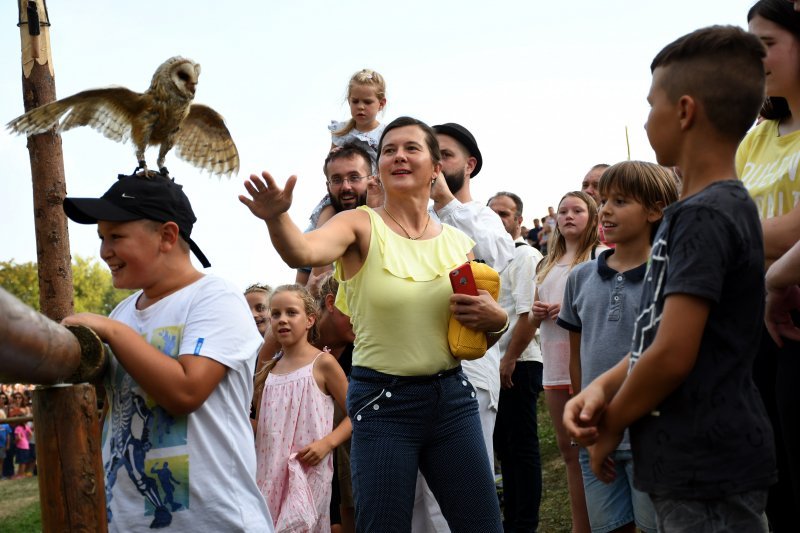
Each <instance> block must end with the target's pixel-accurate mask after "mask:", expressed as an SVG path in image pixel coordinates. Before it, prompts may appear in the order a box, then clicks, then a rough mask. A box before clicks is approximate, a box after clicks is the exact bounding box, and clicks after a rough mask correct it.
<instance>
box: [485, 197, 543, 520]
mask: <svg viewBox="0 0 800 533" xmlns="http://www.w3.org/2000/svg"><path fill="white" fill-rule="evenodd" d="M488 205H489V207H490V208H491V209H492V211H494V212H495V213H497V215H498V216H499V217H500V220H502V222H503V226H504V227H505V229H506V231H507V232H508V234H509V235H511V237H512V238H513V239H514V243H515V245H516V249H515V250H514V259H512V261H511V264H509V265H508V267H507V268H506V269H505V270H504V271H503V272H502V273H501V274H500V298H499V303H500V305H501V306H502V307H503V309H505V310H506V312H507V313H508V316H509V319H510V324H509V328H508V331H507V332H506V333H505V334H503V336H502V337H500V340H499V341H497V344H495V345H494V346H492V347H491V348H489V351H488V352H487V354H486V355H485V356H484V357H490V356H491V357H492V358H500V384H501V387H502V389H501V391H500V404H499V406H498V412H497V423H496V425H495V428H494V444H495V450H496V451H497V455H498V457H499V459H500V468H501V470H502V473H503V496H504V501H505V507H504V513H503V514H504V521H503V525H504V528H505V530H506V531H515V532H520V533H521V532H535V531H536V530H537V527H538V525H539V504H540V502H541V495H542V468H541V460H540V455H539V436H538V433H537V428H536V400H537V398H538V396H539V392H540V391H541V390H542V353H541V350H540V348H539V341H538V340H537V339H536V338H535V336H534V335H535V333H536V330H535V329H534V328H533V327H532V325H531V323H530V321H529V320H528V312H529V311H530V309H531V306H532V305H533V291H534V281H533V280H534V277H535V273H536V265H537V264H538V263H539V261H541V259H542V254H541V253H540V252H539V251H538V250H537V249H535V248H533V247H532V246H529V245H528V244H526V243H525V240H524V239H523V238H522V235H521V231H520V224H522V200H521V199H520V198H519V196H517V195H516V194H514V193H510V192H498V193H497V194H495V195H494V196H492V198H491V199H489V204H488Z"/></svg>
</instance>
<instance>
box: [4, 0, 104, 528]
mask: <svg viewBox="0 0 800 533" xmlns="http://www.w3.org/2000/svg"><path fill="white" fill-rule="evenodd" d="M18 6H19V30H20V42H21V48H22V95H23V100H24V105H25V110H26V111H28V110H30V109H33V108H34V107H37V106H40V105H43V104H47V103H49V102H52V101H53V100H55V98H56V90H55V77H54V76H55V74H54V71H53V61H52V55H51V50H50V30H49V26H50V20H49V17H48V14H47V6H46V4H45V0H18ZM29 8H30V9H31V11H30V15H33V16H30V15H29ZM37 18H38V21H39V24H38V26H39V27H38V28H36V27H33V28H32V27H31V26H32V25H30V24H28V21H29V19H30V20H31V21H32V22H33V23H34V24H35V22H36V20H35V19H37ZM28 152H29V154H30V161H31V177H32V180H33V209H34V223H35V233H36V257H37V262H38V266H39V304H40V309H41V310H42V312H43V313H44V314H45V315H47V316H48V317H50V318H51V319H53V320H56V321H60V320H61V319H62V318H64V317H65V316H67V315H70V314H72V311H73V306H72V268H71V264H70V263H71V257H70V251H69V235H68V233H67V218H66V216H65V215H64V211H63V208H62V204H63V202H64V197H65V196H66V182H65V178H64V158H63V154H62V151H61V137H60V136H59V135H58V134H56V133H55V131H49V132H46V133H42V134H40V135H34V136H32V137H29V138H28ZM70 388H71V389H72V390H69V389H70ZM70 388H62V387H58V388H45V389H41V390H37V391H36V393H35V394H34V405H33V410H34V420H35V425H36V432H37V435H38V436H39V439H40V440H37V443H38V445H39V446H40V447H41V449H42V450H43V452H44V453H42V454H41V455H40V457H42V458H43V460H42V461H39V463H38V464H39V495H40V498H41V503H42V505H41V508H42V525H43V527H44V531H46V532H50V531H59V532H60V531H101V532H104V531H107V530H108V523H107V520H106V512H105V510H106V506H105V489H104V488H103V467H102V466H103V465H102V460H101V459H100V456H99V450H100V444H99V443H100V435H99V428H98V427H97V420H96V419H95V418H94V417H90V416H81V415H80V414H79V413H82V412H83V411H84V409H85V405H87V404H91V405H92V407H93V409H96V402H97V400H96V398H95V393H94V388H93V387H91V386H89V385H79V386H75V387H70ZM45 415H46V416H45ZM62 422H63V423H62ZM76 437H77V438H79V439H81V440H82V441H83V442H81V443H80V444H77V443H76V441H75V440H74V439H75V438H76ZM80 453H92V454H94V455H93V456H91V457H89V456H83V457H81V456H80V455H78V454H80ZM44 458H46V459H44ZM44 460H46V461H47V463H48V464H47V466H45V465H44V464H43V463H44ZM81 463H83V464H84V465H86V468H74V467H73V466H71V465H80V464H81ZM72 476H80V477H79V478H73V477H72ZM76 484H78V487H76ZM83 487H92V488H91V490H84V488H83ZM76 488H78V489H79V490H78V491H80V492H81V497H80V498H76V497H74V496H75V494H74V493H75V492H78V491H76V490H75V489H76ZM89 499H91V502H92V503H91V505H87V504H86V502H87V501H89Z"/></svg>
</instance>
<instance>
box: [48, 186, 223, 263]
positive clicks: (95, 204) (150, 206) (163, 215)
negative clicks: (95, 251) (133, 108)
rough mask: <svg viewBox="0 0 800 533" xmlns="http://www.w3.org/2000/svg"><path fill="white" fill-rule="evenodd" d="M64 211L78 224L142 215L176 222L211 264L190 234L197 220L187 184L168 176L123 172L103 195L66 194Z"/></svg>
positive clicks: (196, 252)
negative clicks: (76, 195) (84, 196)
mask: <svg viewBox="0 0 800 533" xmlns="http://www.w3.org/2000/svg"><path fill="white" fill-rule="evenodd" d="M64 212H65V213H66V214H67V216H68V217H69V218H70V219H71V220H73V221H74V222H77V223H78V224H97V221H98V220H108V221H111V222H128V221H131V220H141V219H147V220H155V221H156V222H175V223H176V224H177V225H178V230H179V231H180V235H181V237H183V238H184V239H185V240H186V242H188V243H189V248H190V249H191V250H192V252H194V255H195V256H196V257H197V259H199V260H200V263H201V264H202V265H203V267H205V268H208V267H210V266H211V263H209V261H208V259H207V258H206V256H205V254H203V252H202V251H201V250H200V247H199V246H197V244H196V243H195V242H194V241H193V240H192V239H191V237H190V235H191V234H192V226H193V225H194V223H195V222H197V217H195V216H194V211H192V204H190V203H189V198H187V197H186V193H184V192H183V186H182V185H179V184H177V183H175V180H173V179H171V178H168V177H166V176H163V175H160V174H156V175H153V176H145V175H142V174H134V175H132V176H127V175H124V174H120V175H119V176H118V177H117V182H116V183H115V184H114V185H112V186H111V188H110V189H108V190H107V191H106V193H105V194H104V195H103V196H101V197H100V198H65V199H64Z"/></svg>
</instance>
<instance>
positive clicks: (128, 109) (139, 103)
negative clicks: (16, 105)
mask: <svg viewBox="0 0 800 533" xmlns="http://www.w3.org/2000/svg"><path fill="white" fill-rule="evenodd" d="M143 105H144V102H143V98H142V94H140V93H137V92H135V91H131V90H129V89H126V88H124V87H109V88H106V89H91V90H88V91H81V92H79V93H77V94H73V95H72V96H69V97H67V98H64V99H62V100H56V101H55V102H52V103H49V104H46V105H43V106H41V107H37V108H36V109H32V110H30V111H28V112H27V113H25V114H24V115H22V116H20V117H17V118H15V119H14V120H12V121H11V122H9V123H8V124H7V127H8V129H10V130H12V131H14V132H16V133H24V134H25V135H35V134H37V133H43V132H45V131H47V130H49V129H50V128H52V127H53V126H54V125H58V128H57V130H58V131H66V130H69V129H72V128H75V127H78V126H91V127H92V128H94V129H96V130H97V131H99V132H100V133H102V134H103V135H105V136H106V137H108V138H109V139H111V140H114V141H117V142H125V141H127V140H128V139H129V138H130V134H131V123H132V121H133V117H135V116H136V115H138V114H139V113H140V112H141V110H142V107H143ZM59 121H60V122H59Z"/></svg>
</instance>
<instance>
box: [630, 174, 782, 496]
mask: <svg viewBox="0 0 800 533" xmlns="http://www.w3.org/2000/svg"><path fill="white" fill-rule="evenodd" d="M763 249H764V247H763V239H762V233H761V223H760V221H759V219H758V214H757V212H756V207H755V204H754V203H753V201H752V200H751V199H750V196H749V195H748V193H747V190H746V189H745V188H744V186H742V184H741V183H740V182H739V181H737V180H727V181H719V182H714V183H712V184H711V185H709V186H708V187H706V188H705V189H704V190H702V191H700V192H699V193H697V194H694V195H692V196H690V197H688V198H686V199H685V200H681V201H679V202H677V203H675V204H673V205H671V206H669V207H668V208H667V209H666V210H665V212H664V219H663V221H662V222H661V225H660V227H659V229H658V232H657V234H656V236H655V240H654V242H653V248H652V252H651V254H650V263H649V265H648V271H647V275H646V277H645V282H644V283H645V285H644V288H643V291H642V302H641V305H640V315H639V317H638V319H637V322H636V328H635V330H634V337H633V345H632V348H631V369H633V367H634V366H635V364H636V362H637V361H638V359H639V357H647V353H646V350H647V347H648V346H649V345H650V344H651V343H652V342H653V339H654V338H655V335H656V332H657V331H658V326H659V323H660V321H661V314H662V311H663V308H664V301H665V299H666V298H667V297H668V296H669V295H670V294H691V295H694V296H699V297H701V298H705V299H707V300H708V301H709V303H710V306H711V307H710V312H709V316H708V321H707V323H706V326H705V329H704V331H703V336H702V339H701V342H700V350H699V353H698V355H697V360H696V362H695V365H694V368H693V369H692V371H691V372H690V373H689V375H688V376H687V378H686V380H685V381H684V382H683V383H682V384H681V385H680V386H679V387H678V388H677V389H676V390H675V391H673V392H672V393H671V394H670V395H669V396H668V397H667V398H666V399H665V400H664V401H663V403H662V404H661V405H660V406H659V407H658V408H657V409H656V410H655V411H653V412H652V413H650V414H648V415H645V416H644V417H642V418H641V419H640V420H638V421H637V422H636V423H635V424H634V425H633V426H631V430H630V435H631V444H632V449H633V453H634V481H635V485H636V487H637V488H639V489H640V490H643V491H645V492H648V493H652V494H656V495H660V496H665V497H672V498H692V499H697V498H720V497H723V496H726V495H730V494H738V493H742V492H746V491H749V490H754V489H758V488H766V487H768V486H769V485H771V484H772V483H774V482H775V480H776V471H775V453H774V444H773V439H772V429H771V427H770V423H769V420H768V418H767V416H766V412H765V410H764V405H763V403H762V401H761V397H760V396H759V394H758V391H757V389H756V387H755V385H754V384H753V380H752V370H751V369H752V365H753V358H754V356H755V354H756V352H757V351H758V346H759V339H760V335H761V330H762V323H763V320H764V266H763V265H764V253H763Z"/></svg>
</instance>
